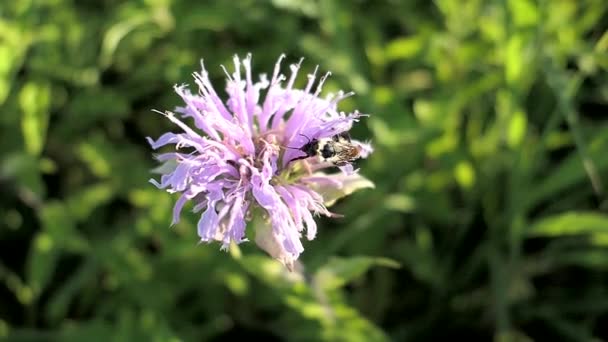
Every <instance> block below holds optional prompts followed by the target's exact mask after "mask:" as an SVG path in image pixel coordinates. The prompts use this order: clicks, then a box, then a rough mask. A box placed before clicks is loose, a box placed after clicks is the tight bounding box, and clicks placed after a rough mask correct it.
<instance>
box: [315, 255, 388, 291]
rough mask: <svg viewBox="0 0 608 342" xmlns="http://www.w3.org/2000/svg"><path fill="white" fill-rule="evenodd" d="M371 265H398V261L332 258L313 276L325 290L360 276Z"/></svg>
mask: <svg viewBox="0 0 608 342" xmlns="http://www.w3.org/2000/svg"><path fill="white" fill-rule="evenodd" d="M372 266H384V267H390V268H399V267H400V265H399V263H397V262H396V261H394V260H391V259H387V258H372V257H351V258H333V259H331V260H330V261H329V262H328V263H327V264H325V265H324V266H322V267H321V268H320V269H319V270H317V272H316V273H315V276H314V279H315V283H316V284H318V285H319V286H320V287H321V288H323V289H325V290H333V289H338V288H341V287H343V286H344V285H346V284H348V283H349V282H351V281H352V280H354V279H356V278H358V277H360V276H361V275H362V274H364V273H365V272H367V271H368V270H369V269H370V268H371V267H372Z"/></svg>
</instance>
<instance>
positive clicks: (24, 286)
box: [0, 0, 608, 341]
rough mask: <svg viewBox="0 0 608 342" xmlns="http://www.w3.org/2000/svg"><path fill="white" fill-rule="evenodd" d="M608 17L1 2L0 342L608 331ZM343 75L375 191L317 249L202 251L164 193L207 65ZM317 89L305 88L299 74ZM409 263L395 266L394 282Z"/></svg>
mask: <svg viewBox="0 0 608 342" xmlns="http://www.w3.org/2000/svg"><path fill="white" fill-rule="evenodd" d="M607 9H608V2H607V1H605V0H538V1H534V0H502V1H499V0H496V1H491V0H487V1H481V0H466V1H465V0H436V1H422V0H411V1H396V0H393V1H390V0H382V1H369V0H368V1H365V0H358V1H346V0H344V1H331V0H318V1H305V0H273V1H253V0H246V1H225V2H219V1H187V0H138V1H118V0H99V1H92V0H90V1H80V0H78V1H76V0H47V1H41V0H40V1H38V0H18V1H2V2H1V4H0V187H1V193H2V196H1V197H0V258H1V263H0V338H6V339H9V340H14V341H44V340H66V341H69V340H79V341H81V340H87V341H88V340H99V341H202V340H219V339H221V338H226V337H249V338H252V337H261V338H266V339H267V340H287V339H289V340H321V339H323V340H345V341H382V340H396V341H424V340H431V339H446V338H480V339H484V340H491V339H495V340H500V341H510V340H519V341H523V340H527V339H533V340H571V341H576V340H578V341H589V340H592V339H594V338H595V339H602V338H608V329H607V328H606V327H607V326H608V285H607V284H608V272H607V271H608V215H607V214H606V210H607V209H608V202H607V201H606V195H607V194H606V191H607V190H608V188H607V186H606V184H607V183H608V177H607V171H608V153H607V152H606V151H607V150H608V121H607V120H606V118H605V114H606V112H607V110H608V77H607V73H606V71H607V69H608V33H607V32H606V29H607V28H608V19H607V16H606V13H607ZM247 52H252V53H253V56H254V67H255V70H256V71H257V72H271V70H272V67H273V65H274V62H275V60H276V58H277V57H278V55H279V54H280V53H283V52H284V53H286V54H287V55H288V60H289V61H290V62H293V61H296V60H297V59H298V58H299V57H300V56H304V57H305V58H306V59H305V63H304V69H305V71H310V70H312V68H314V66H315V65H316V64H319V65H320V66H321V68H322V70H331V71H332V72H333V77H332V78H331V80H330V81H329V83H328V86H327V87H326V91H330V90H336V89H345V90H354V91H356V92H357V96H356V97H354V98H351V99H349V100H348V101H346V102H345V103H344V106H343V109H344V110H352V109H355V108H358V109H360V110H361V111H363V112H366V113H371V114H372V116H371V117H370V118H369V119H367V120H364V121H363V123H362V124H360V125H358V127H357V128H356V129H355V131H354V132H353V135H354V136H356V137H358V138H361V139H366V138H371V139H372V140H373V142H374V144H375V147H376V152H375V153H374V154H373V156H372V157H371V159H369V160H367V161H365V162H362V163H360V165H359V166H360V167H361V170H362V173H363V174H364V175H366V176H367V177H369V178H371V179H372V180H374V181H375V182H376V189H374V190H365V191H362V192H360V193H357V194H355V195H353V196H350V197H349V198H347V199H345V200H343V201H341V202H339V203H337V204H336V205H335V207H334V208H333V209H334V210H335V211H337V212H340V213H343V214H345V215H346V217H345V218H344V219H341V220H324V221H322V222H321V229H320V233H319V234H318V236H317V239H316V240H314V241H311V242H307V243H306V245H305V246H306V252H305V253H304V255H303V258H302V261H303V262H304V264H305V265H306V270H307V273H306V278H305V279H301V278H298V277H297V276H295V275H285V274H284V273H283V272H282V268H281V267H279V266H278V264H277V263H275V262H274V261H272V260H270V259H269V258H268V257H267V256H266V255H265V254H263V253H262V252H260V251H259V250H258V249H257V248H256V247H255V246H253V244H249V245H247V244H245V245H243V246H242V249H241V254H240V255H239V253H236V254H233V255H231V254H227V253H224V252H220V251H219V246H218V245H209V246H207V245H197V241H198V239H197V236H196V229H195V223H196V217H194V216H190V217H188V219H186V220H184V221H182V222H181V223H180V224H179V225H177V226H176V227H174V228H171V229H170V228H169V223H170V213H171V207H172V204H173V201H174V200H175V198H174V197H172V196H171V195H169V194H167V193H164V192H162V191H158V190H156V189H155V188H154V187H153V186H151V185H150V184H148V183H147V180H148V179H149V178H150V176H151V175H150V173H149V170H150V169H151V168H152V167H154V166H155V163H154V161H153V160H152V158H151V156H152V154H151V150H150V148H149V146H148V145H147V143H146V141H145V139H144V138H145V137H146V136H153V137H157V136H159V134H160V133H162V132H164V131H166V130H171V129H174V127H172V126H171V124H170V123H169V122H168V121H167V120H164V119H163V118H162V117H160V116H158V115H156V114H154V113H152V112H151V109H153V108H156V109H171V108H173V107H174V106H176V105H178V104H179V98H178V97H177V96H176V95H175V94H174V93H173V91H172V86H173V85H174V84H176V83H184V82H188V83H191V80H192V79H191V75H190V74H191V72H193V71H195V70H197V69H198V63H199V59H200V58H204V59H205V61H206V64H207V66H208V69H209V71H210V72H211V74H212V76H213V78H214V82H216V83H215V84H216V85H217V86H218V88H219V89H221V88H222V86H223V82H224V76H223V73H222V71H221V69H220V68H219V65H220V64H225V65H230V63H231V58H232V56H233V54H235V53H237V54H239V55H241V56H243V55H244V54H245V53H247ZM304 81H305V78H304V77H302V78H301V79H300V82H304ZM396 264H398V265H400V267H396Z"/></svg>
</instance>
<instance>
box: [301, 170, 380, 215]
mask: <svg viewBox="0 0 608 342" xmlns="http://www.w3.org/2000/svg"><path fill="white" fill-rule="evenodd" d="M316 176H318V177H322V178H325V179H330V180H333V181H334V182H332V183H329V182H325V181H324V182H322V183H321V182H319V183H317V182H314V181H313V182H310V187H311V188H312V189H313V190H315V191H316V192H318V193H319V194H321V196H323V201H324V202H325V205H326V206H328V207H330V206H332V205H333V204H334V203H336V201H337V200H339V199H340V198H342V197H345V196H348V195H350V194H352V193H353V192H355V191H357V190H361V189H365V188H374V187H375V185H374V183H373V182H372V181H370V180H369V179H367V178H365V177H363V176H362V175H360V174H359V173H354V174H351V175H346V174H343V173H337V174H332V175H325V174H313V176H312V177H313V178H314V177H316Z"/></svg>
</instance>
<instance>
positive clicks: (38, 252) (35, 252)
mask: <svg viewBox="0 0 608 342" xmlns="http://www.w3.org/2000/svg"><path fill="white" fill-rule="evenodd" d="M58 257H59V253H58V250H57V249H56V248H55V246H54V242H53V240H52V239H51V237H50V235H49V234H46V233H39V234H38V235H37V236H36V237H35V238H34V243H33V244H32V246H31V247H30V253H29V256H28V260H27V261H28V262H27V266H28V268H27V277H26V281H27V283H28V285H29V286H30V288H31V289H32V291H33V294H34V296H35V297H38V296H39V295H40V294H41V292H42V291H43V290H44V289H45V288H46V286H47V285H48V283H49V281H50V280H51V276H52V274H53V271H54V270H55V266H56V265H57V259H58Z"/></svg>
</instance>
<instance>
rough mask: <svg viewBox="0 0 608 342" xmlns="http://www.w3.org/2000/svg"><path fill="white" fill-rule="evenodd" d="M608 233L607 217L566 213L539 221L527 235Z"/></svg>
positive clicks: (586, 213) (585, 213) (594, 214)
mask: <svg viewBox="0 0 608 342" xmlns="http://www.w3.org/2000/svg"><path fill="white" fill-rule="evenodd" d="M602 232H604V233H605V232H608V215H605V214H599V213H594V212H567V213H564V214H559V215H555V216H551V217H548V218H545V219H542V220H540V221H539V222H537V223H535V224H534V225H532V226H531V227H530V228H529V229H528V230H527V235H528V236H532V237H537V236H549V237H550V236H562V235H578V234H591V233H602Z"/></svg>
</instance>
